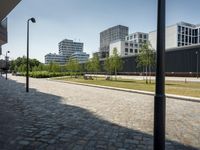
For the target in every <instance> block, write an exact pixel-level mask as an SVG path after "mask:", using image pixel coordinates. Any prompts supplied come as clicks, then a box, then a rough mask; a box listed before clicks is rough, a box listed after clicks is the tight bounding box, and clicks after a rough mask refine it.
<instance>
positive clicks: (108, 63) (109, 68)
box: [104, 55, 112, 74]
mask: <svg viewBox="0 0 200 150" xmlns="http://www.w3.org/2000/svg"><path fill="white" fill-rule="evenodd" d="M104 69H105V70H106V72H107V74H111V73H112V66H111V59H110V58H109V57H108V55H107V56H106V59H105V61H104Z"/></svg>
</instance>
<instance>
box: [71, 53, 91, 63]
mask: <svg viewBox="0 0 200 150" xmlns="http://www.w3.org/2000/svg"><path fill="white" fill-rule="evenodd" d="M70 58H71V59H75V60H77V61H78V62H79V63H85V62H87V61H88V59H89V54H87V53H85V52H75V53H74V54H72V55H71V57H70Z"/></svg>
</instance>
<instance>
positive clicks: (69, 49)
mask: <svg viewBox="0 0 200 150" xmlns="http://www.w3.org/2000/svg"><path fill="white" fill-rule="evenodd" d="M58 46H59V55H62V56H65V57H66V58H67V60H68V59H69V57H70V56H71V55H72V54H73V53H75V52H82V51H83V43H80V42H73V40H68V39H64V40H62V41H61V42H60V43H59V44H58Z"/></svg>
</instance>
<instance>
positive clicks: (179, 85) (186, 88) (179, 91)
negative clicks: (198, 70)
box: [54, 77, 200, 97]
mask: <svg viewBox="0 0 200 150" xmlns="http://www.w3.org/2000/svg"><path fill="white" fill-rule="evenodd" d="M54 79H56V80H64V81H73V82H79V83H87V84H95V85H103V86H111V87H119V88H127V89H134V90H142V91H151V92H154V90H155V83H154V82H152V84H146V83H145V81H143V80H142V81H141V80H127V79H118V80H114V79H113V80H110V81H107V80H105V78H97V79H96V78H94V80H84V79H83V78H82V77H79V78H71V77H64V78H54ZM165 89H166V93H167V94H176V95H184V96H192V97H200V83H196V82H187V83H185V82H175V81H167V82H166V87H165Z"/></svg>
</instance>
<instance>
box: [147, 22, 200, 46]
mask: <svg viewBox="0 0 200 150" xmlns="http://www.w3.org/2000/svg"><path fill="white" fill-rule="evenodd" d="M156 37H157V32H156V31H152V32H150V33H149V41H150V43H151V44H152V47H153V48H154V49H156ZM197 44H200V25H194V24H190V23H186V22H179V23H176V24H175V25H171V26H168V27H167V28H166V49H170V48H176V47H184V46H190V45H197Z"/></svg>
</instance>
